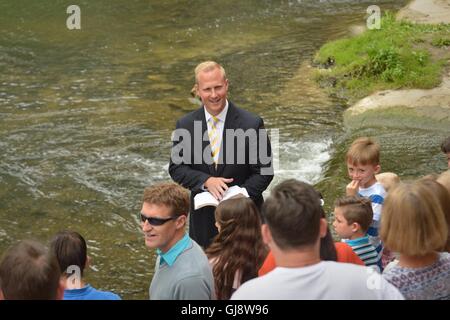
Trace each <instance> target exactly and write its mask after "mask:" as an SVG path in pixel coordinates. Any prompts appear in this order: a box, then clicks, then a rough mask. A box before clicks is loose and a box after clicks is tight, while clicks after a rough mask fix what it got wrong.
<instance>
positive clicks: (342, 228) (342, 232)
mask: <svg viewBox="0 0 450 320" xmlns="http://www.w3.org/2000/svg"><path fill="white" fill-rule="evenodd" d="M333 227H334V230H335V231H336V233H337V234H338V235H339V236H340V237H341V238H343V239H350V238H351V237H352V236H353V233H354V225H353V223H352V224H350V225H349V224H348V221H347V219H345V216H344V210H343V208H342V207H335V208H334V222H333Z"/></svg>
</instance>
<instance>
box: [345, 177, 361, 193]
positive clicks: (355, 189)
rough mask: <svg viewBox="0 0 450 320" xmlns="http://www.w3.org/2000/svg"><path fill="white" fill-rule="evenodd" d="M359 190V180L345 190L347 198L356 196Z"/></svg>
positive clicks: (351, 183) (353, 181)
mask: <svg viewBox="0 0 450 320" xmlns="http://www.w3.org/2000/svg"><path fill="white" fill-rule="evenodd" d="M358 190H359V180H352V182H350V183H349V184H348V185H347V187H346V188H345V192H346V194H347V196H356V194H357V193H358Z"/></svg>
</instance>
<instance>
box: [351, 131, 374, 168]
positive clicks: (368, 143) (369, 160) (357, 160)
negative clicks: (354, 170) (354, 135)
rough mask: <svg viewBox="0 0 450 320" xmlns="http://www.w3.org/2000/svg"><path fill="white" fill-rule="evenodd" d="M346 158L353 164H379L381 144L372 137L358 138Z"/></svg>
mask: <svg viewBox="0 0 450 320" xmlns="http://www.w3.org/2000/svg"><path fill="white" fill-rule="evenodd" d="M346 160H347V163H351V164H352V165H358V164H361V165H363V166H364V165H366V164H372V165H378V164H380V145H379V144H378V143H376V142H375V141H374V140H372V139H371V138H367V137H362V138H358V139H356V140H355V141H353V143H352V145H351V146H350V148H349V149H348V151H347V155H346Z"/></svg>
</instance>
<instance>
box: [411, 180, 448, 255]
mask: <svg viewBox="0 0 450 320" xmlns="http://www.w3.org/2000/svg"><path fill="white" fill-rule="evenodd" d="M418 183H422V184H424V185H425V186H427V187H428V188H430V190H431V191H432V192H433V193H434V194H435V195H436V197H437V199H438V200H439V203H440V205H441V208H442V211H443V212H444V214H445V219H446V221H447V228H448V230H449V232H448V234H447V243H446V245H445V248H444V251H450V192H449V191H448V190H447V189H446V188H445V187H444V186H443V185H441V184H440V183H439V182H437V181H435V180H433V179H426V178H424V179H420V180H419V181H418Z"/></svg>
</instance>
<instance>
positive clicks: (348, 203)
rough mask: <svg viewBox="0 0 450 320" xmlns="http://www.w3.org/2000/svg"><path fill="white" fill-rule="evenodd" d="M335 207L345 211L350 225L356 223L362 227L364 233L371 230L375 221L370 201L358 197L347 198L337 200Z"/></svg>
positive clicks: (344, 213)
mask: <svg viewBox="0 0 450 320" xmlns="http://www.w3.org/2000/svg"><path fill="white" fill-rule="evenodd" d="M334 206H335V207H339V208H342V209H343V215H344V217H345V220H347V223H348V224H349V225H350V224H352V223H354V222H356V223H358V224H359V225H360V227H361V231H362V232H364V233H366V232H367V230H369V227H370V224H371V223H372V219H373V210H372V203H371V201H370V199H368V198H363V197H358V196H351V197H349V196H347V197H342V198H339V199H337V200H336V201H335V202H334Z"/></svg>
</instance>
